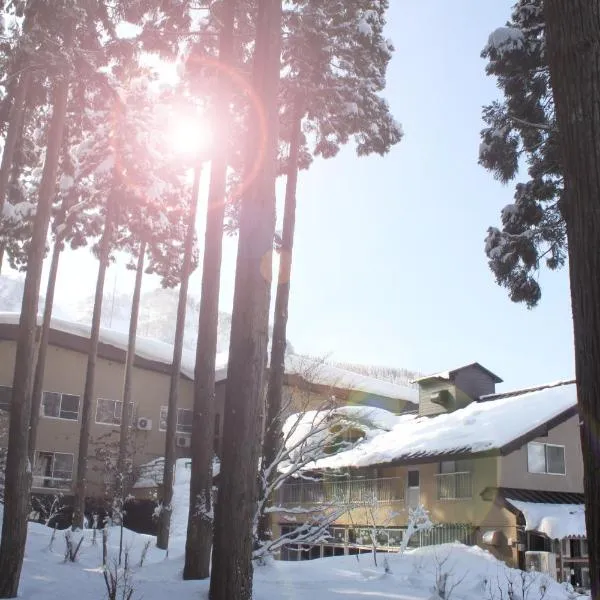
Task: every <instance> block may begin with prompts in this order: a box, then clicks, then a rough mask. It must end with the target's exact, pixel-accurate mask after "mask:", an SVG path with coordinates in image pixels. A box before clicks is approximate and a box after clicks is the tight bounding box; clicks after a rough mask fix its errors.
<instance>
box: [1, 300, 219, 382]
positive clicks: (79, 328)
mask: <svg viewBox="0 0 600 600" xmlns="http://www.w3.org/2000/svg"><path fill="white" fill-rule="evenodd" d="M19 317H20V315H19V313H7V312H0V323H3V324H7V325H18V324H19ZM38 323H39V324H41V323H42V316H41V315H38ZM51 327H52V329H54V330H56V331H62V332H63V333H68V334H70V335H74V336H77V337H80V338H84V339H88V338H89V337H90V327H89V325H85V324H82V323H74V322H72V321H65V320H63V319H57V318H52V321H51ZM128 338H129V336H128V334H127V333H124V332H121V331H115V330H114V329H107V328H104V327H102V328H101V329H100V342H101V343H103V344H107V345H109V346H112V347H113V348H118V349H119V350H124V351H127V341H128ZM135 354H136V356H139V357H140V358H144V359H146V360H152V361H155V362H158V363H161V364H164V365H171V364H172V363H173V346H172V345H171V344H166V343H165V342H161V341H159V340H154V339H150V338H144V337H140V336H138V337H137V338H136V343H135ZM195 363H196V355H195V353H194V352H192V351H190V350H185V349H184V350H183V356H182V359H181V373H182V374H183V375H185V376H186V377H189V378H190V379H194V367H195ZM226 377H227V355H226V354H217V361H216V370H215V381H217V382H218V381H223V380H224V379H226Z"/></svg>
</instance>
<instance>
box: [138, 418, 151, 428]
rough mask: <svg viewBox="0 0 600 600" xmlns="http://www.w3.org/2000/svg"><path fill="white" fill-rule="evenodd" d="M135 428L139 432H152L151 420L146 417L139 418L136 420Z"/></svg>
mask: <svg viewBox="0 0 600 600" xmlns="http://www.w3.org/2000/svg"><path fill="white" fill-rule="evenodd" d="M137 428H138V429H139V430H141V431H152V419H149V418H148V417H139V418H138V420H137Z"/></svg>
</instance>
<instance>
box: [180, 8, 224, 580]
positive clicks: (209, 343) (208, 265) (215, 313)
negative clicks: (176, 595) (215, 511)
mask: <svg viewBox="0 0 600 600" xmlns="http://www.w3.org/2000/svg"><path fill="white" fill-rule="evenodd" d="M234 15H235V0H228V1H227V2H225V5H224V13H223V20H222V32H221V38H220V48H219V61H220V63H221V64H222V65H224V66H225V65H229V64H230V63H231V58H232V53H233V25H234ZM224 70H225V69H224V68H223V69H222V71H221V75H220V90H219V91H220V93H219V98H218V106H217V109H216V115H215V122H216V123H218V124H219V138H220V139H221V140H228V139H229V129H230V127H229V119H230V115H229V97H230V91H229V89H228V83H227V76H226V75H225V74H224V73H223V71H224ZM226 185H227V144H226V143H225V142H223V143H222V144H219V145H218V146H217V148H215V154H214V157H213V161H212V165H211V171H210V186H209V192H208V205H207V210H206V233H205V241H204V259H203V265H202V296H201V300H200V314H199V318H198V340H197V343H196V365H195V372H194V414H193V421H192V447H191V450H192V457H193V460H192V471H191V474H190V475H191V477H190V511H189V515H188V527H187V537H186V543H185V564H184V567H183V578H184V579H205V578H206V577H208V576H209V575H210V555H211V547H212V525H213V520H212V517H211V514H212V486H213V474H212V459H213V454H214V448H213V439H214V433H215V432H214V426H215V423H214V421H215V413H216V411H215V360H216V352H217V335H218V325H219V289H220V277H221V259H222V246H223V218H224V216H225V192H226ZM198 504H200V506H199V507H198V506H197V505H198ZM191 507H195V510H192V509H191ZM198 509H199V510H198Z"/></svg>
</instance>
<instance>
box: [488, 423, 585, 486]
mask: <svg viewBox="0 0 600 600" xmlns="http://www.w3.org/2000/svg"><path fill="white" fill-rule="evenodd" d="M534 441H536V442H540V443H542V444H558V445H561V446H565V467H566V468H565V471H566V475H546V474H543V473H529V472H528V470H527V444H525V445H523V446H522V447H521V448H520V449H519V450H516V451H515V452H512V453H511V454H509V455H508V456H503V457H501V458H500V459H499V469H500V472H499V478H498V480H499V485H500V486H502V487H514V488H527V489H531V490H551V491H555V492H580V493H583V460H582V454H581V441H580V437H579V417H578V416H577V415H575V416H573V417H571V418H570V419H568V420H567V421H565V422H564V423H561V424H560V425H558V426H557V427H555V428H554V429H551V430H550V431H549V432H548V435H547V436H546V437H540V438H537V439H536V440H534Z"/></svg>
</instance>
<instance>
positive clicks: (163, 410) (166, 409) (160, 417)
mask: <svg viewBox="0 0 600 600" xmlns="http://www.w3.org/2000/svg"><path fill="white" fill-rule="evenodd" d="M184 410H185V411H187V412H190V413H192V420H193V418H194V411H193V410H192V409H191V408H183V407H179V406H178V407H177V422H176V423H175V433H176V434H178V435H192V425H190V429H189V431H187V430H185V431H180V430H179V411H184ZM163 413H164V415H165V416H164V418H163ZM168 416H169V407H168V406H161V407H160V411H159V413H158V430H159V431H167V418H168ZM163 421H164V423H165V426H164V427H162V423H163ZM182 426H183V425H182Z"/></svg>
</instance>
